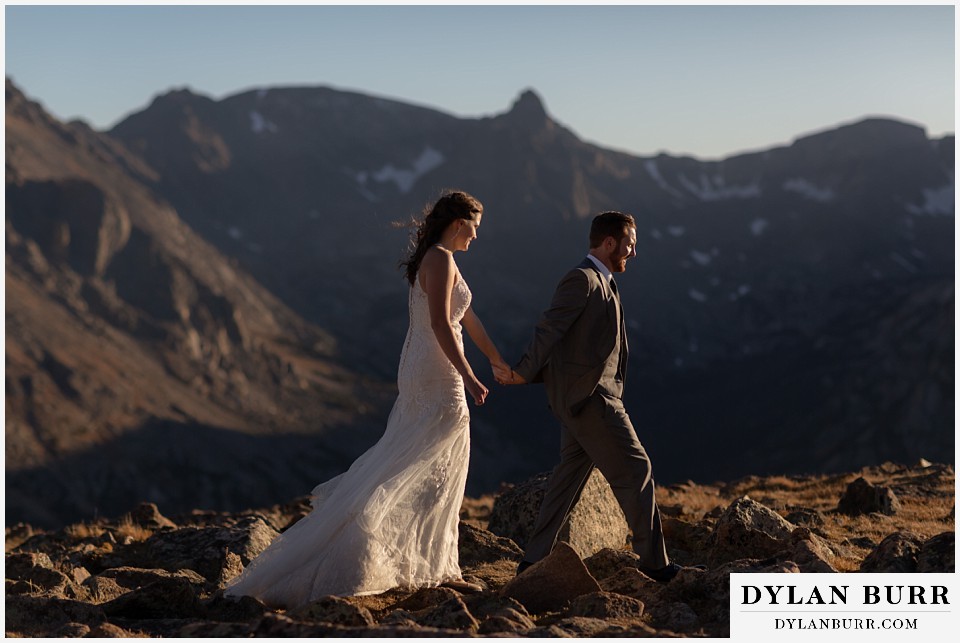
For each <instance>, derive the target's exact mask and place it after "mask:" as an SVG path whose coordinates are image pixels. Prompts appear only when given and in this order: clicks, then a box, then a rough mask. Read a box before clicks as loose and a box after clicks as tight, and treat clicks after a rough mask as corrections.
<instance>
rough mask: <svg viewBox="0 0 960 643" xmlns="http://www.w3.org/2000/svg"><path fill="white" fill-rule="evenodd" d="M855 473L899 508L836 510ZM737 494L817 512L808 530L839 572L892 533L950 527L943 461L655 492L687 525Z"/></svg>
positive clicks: (784, 511)
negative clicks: (833, 555) (828, 549)
mask: <svg viewBox="0 0 960 643" xmlns="http://www.w3.org/2000/svg"><path fill="white" fill-rule="evenodd" d="M859 477H863V478H864V479H866V480H867V481H868V482H870V483H872V484H874V485H877V486H883V487H889V488H891V489H892V490H893V492H894V493H895V494H896V495H897V497H898V499H899V500H900V503H901V507H900V510H899V511H897V512H896V513H895V514H894V515H892V516H886V515H883V514H878V513H872V514H869V515H860V516H848V515H845V514H841V513H838V512H837V511H836V508H837V504H838V502H839V501H840V498H841V497H842V496H843V494H844V492H845V491H846V488H847V485H849V484H850V483H851V482H853V481H854V480H856V479H857V478H859ZM742 496H749V497H750V498H751V499H753V500H756V501H757V502H759V503H761V504H763V505H766V506H767V507H769V508H771V509H773V510H774V511H776V512H777V513H779V514H780V515H782V516H784V517H786V516H787V515H789V514H790V513H791V512H792V511H796V510H797V509H800V508H805V509H813V510H816V511H818V512H820V514H821V515H822V517H823V525H821V526H818V527H817V528H816V529H814V531H815V532H816V533H818V534H819V535H821V536H822V537H823V538H825V539H826V540H827V541H828V542H829V543H831V545H833V546H835V548H836V549H837V550H838V553H839V556H838V558H837V559H836V560H835V561H833V562H834V566H835V567H837V569H838V570H839V571H856V570H858V569H859V567H860V563H861V562H862V561H863V559H864V558H865V557H866V556H867V555H868V554H869V553H870V551H872V549H873V547H874V546H875V545H876V544H877V543H879V542H880V541H881V540H883V539H884V538H886V537H887V536H889V535H890V534H892V533H895V532H898V531H909V532H913V533H914V534H917V535H918V536H920V537H922V538H930V537H932V536H935V535H937V534H940V533H943V532H945V531H951V530H954V529H955V515H956V514H955V511H954V506H955V482H954V471H953V469H952V467H949V466H946V465H931V466H923V465H922V464H920V465H917V466H914V467H906V466H901V465H894V464H890V463H887V464H883V465H881V466H879V467H868V468H865V469H863V470H861V471H859V472H856V473H846V474H839V475H812V476H770V477H767V478H761V477H758V476H749V477H747V478H743V479H741V480H737V481H735V482H732V483H729V484H716V485H699V484H696V483H693V482H686V483H682V484H678V485H670V486H667V487H661V488H659V489H658V490H657V500H658V502H659V504H660V506H661V507H662V509H663V512H664V513H665V514H666V515H671V516H675V517H677V518H679V519H680V520H683V521H685V522H693V523H695V522H699V521H700V520H703V519H705V518H706V519H707V520H710V518H711V516H713V517H715V516H716V515H717V513H718V512H719V511H720V510H722V509H724V508H726V507H727V506H728V505H729V504H730V503H731V502H733V501H734V500H736V499H737V498H740V497H742ZM711 512H712V513H711ZM708 514H709V515H708ZM870 543H873V544H872V545H871V544H870Z"/></svg>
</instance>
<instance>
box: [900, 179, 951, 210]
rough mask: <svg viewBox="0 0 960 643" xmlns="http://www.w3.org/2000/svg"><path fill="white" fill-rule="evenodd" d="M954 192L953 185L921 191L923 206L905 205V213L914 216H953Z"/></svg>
mask: <svg viewBox="0 0 960 643" xmlns="http://www.w3.org/2000/svg"><path fill="white" fill-rule="evenodd" d="M955 198H956V197H955V192H954V186H953V185H944V186H943V187H941V188H934V189H928V188H924V189H923V205H915V204H913V203H909V204H907V212H909V213H910V214H916V215H924V214H927V215H938V214H946V215H952V214H954V200H955Z"/></svg>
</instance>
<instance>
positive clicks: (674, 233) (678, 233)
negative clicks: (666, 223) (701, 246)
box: [667, 225, 687, 237]
mask: <svg viewBox="0 0 960 643" xmlns="http://www.w3.org/2000/svg"><path fill="white" fill-rule="evenodd" d="M686 231H687V229H686V228H684V227H683V226H682V225H673V226H670V227H669V228H667V232H669V233H670V236H671V237H682V236H683V233H684V232H686Z"/></svg>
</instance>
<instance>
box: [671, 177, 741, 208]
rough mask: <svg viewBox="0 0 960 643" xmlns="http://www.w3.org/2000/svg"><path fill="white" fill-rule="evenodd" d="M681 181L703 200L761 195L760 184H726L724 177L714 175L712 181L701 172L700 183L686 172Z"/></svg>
mask: <svg viewBox="0 0 960 643" xmlns="http://www.w3.org/2000/svg"><path fill="white" fill-rule="evenodd" d="M679 178H680V183H682V184H683V187H685V188H686V189H687V190H688V191H689V192H691V193H692V194H693V195H694V196H696V197H697V198H698V199H700V200H701V201H722V200H725V199H752V198H756V197H758V196H760V185H759V184H758V183H750V184H748V185H726V182H725V181H724V180H723V177H720V176H717V177H714V180H713V181H711V180H710V179H709V178H708V177H707V175H706V174H703V173H701V174H700V183H699V184H697V183H694V182H693V181H691V180H690V179H688V178H687V176H686V175H685V174H681V175H680V177H679Z"/></svg>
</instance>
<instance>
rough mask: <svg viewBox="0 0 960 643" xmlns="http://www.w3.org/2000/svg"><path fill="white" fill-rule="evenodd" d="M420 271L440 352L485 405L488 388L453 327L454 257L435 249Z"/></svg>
mask: <svg viewBox="0 0 960 643" xmlns="http://www.w3.org/2000/svg"><path fill="white" fill-rule="evenodd" d="M420 272H421V273H423V278H424V283H423V289H424V292H426V293H427V306H428V307H429V309H430V327H431V328H432V329H433V334H434V335H435V336H436V338H437V343H438V344H440V350H442V351H443V354H444V355H446V356H447V359H449V360H450V363H451V364H453V367H454V368H455V369H457V372H458V373H460V375H461V376H462V377H463V384H464V386H465V387H466V389H467V391H469V392H470V395H472V396H473V398H474V400H475V401H476V403H477V404H483V401H484V399H485V398H486V397H487V393H488V390H487V387H485V386H484V385H483V384H481V383H480V380H478V379H477V377H476V375H474V374H473V369H472V368H470V364H469V362H467V358H466V357H465V356H464V355H463V351H462V350H461V348H460V345H459V344H458V343H457V340H456V337H455V335H454V333H453V326H451V325H450V295H451V293H452V292H453V283H454V280H455V279H456V269H455V267H454V263H453V255H452V254H450V253H449V252H447V251H445V250H440V249H439V248H431V249H430V250H428V251H427V254H426V255H425V256H424V257H423V261H422V262H421V264H420ZM419 278H420V275H419V274H418V275H417V279H419Z"/></svg>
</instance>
